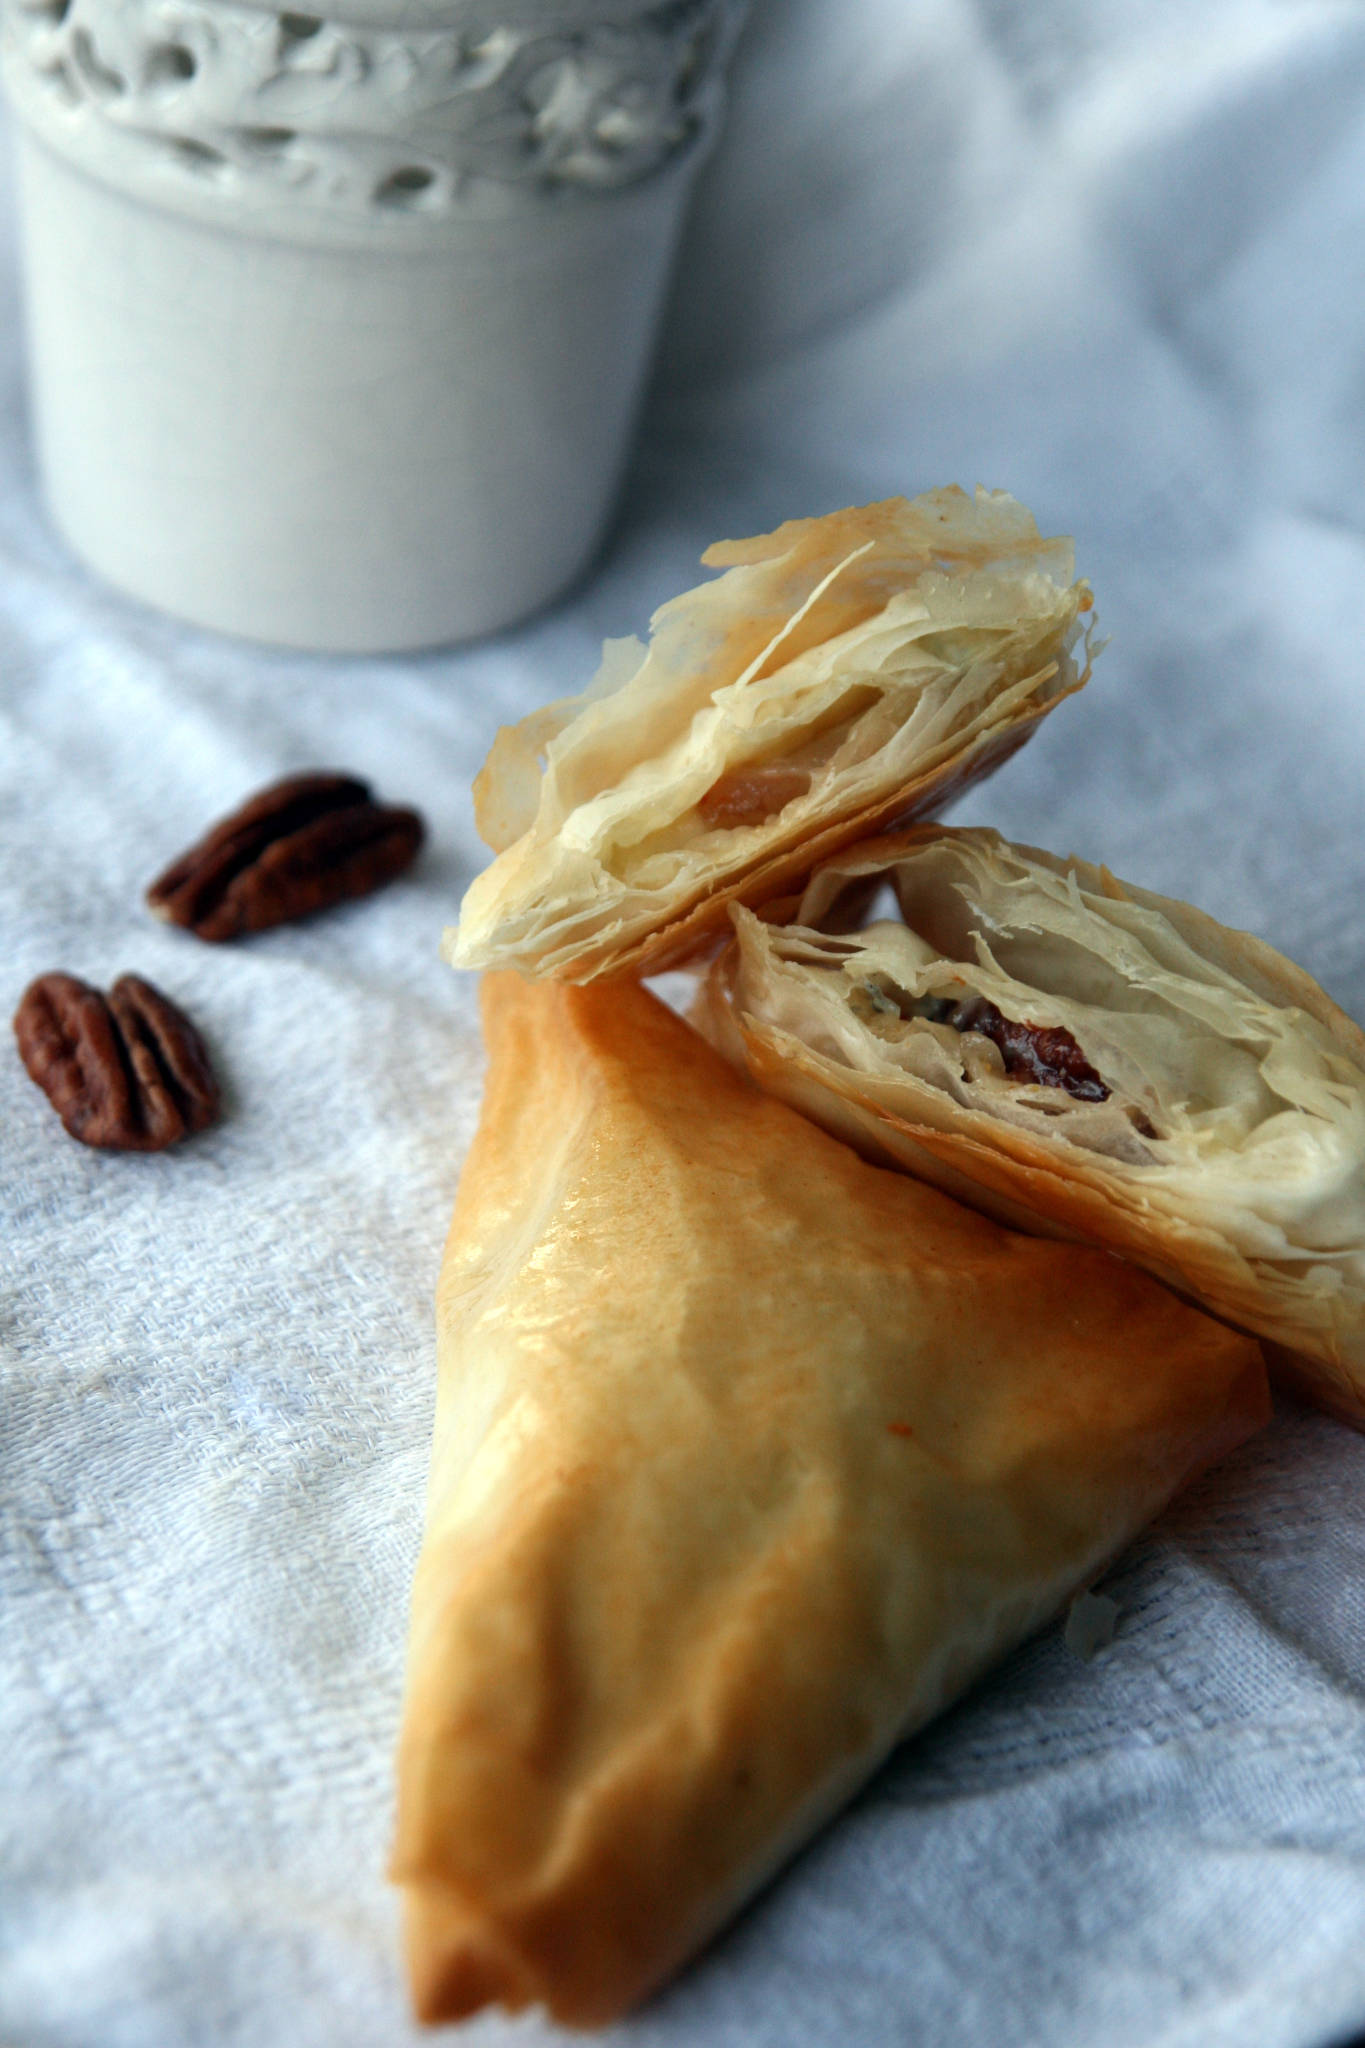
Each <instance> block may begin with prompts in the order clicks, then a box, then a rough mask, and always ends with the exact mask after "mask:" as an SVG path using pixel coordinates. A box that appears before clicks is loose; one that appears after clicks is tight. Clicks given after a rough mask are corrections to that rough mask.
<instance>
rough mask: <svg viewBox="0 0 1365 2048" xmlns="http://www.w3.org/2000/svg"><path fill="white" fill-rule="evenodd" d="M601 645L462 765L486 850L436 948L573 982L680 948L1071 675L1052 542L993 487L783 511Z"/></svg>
mask: <svg viewBox="0 0 1365 2048" xmlns="http://www.w3.org/2000/svg"><path fill="white" fill-rule="evenodd" d="M703 559H704V560H705V561H706V563H707V564H708V565H709V566H710V567H712V568H719V569H723V570H724V571H725V573H724V574H723V575H721V576H719V577H717V578H716V579H715V580H714V581H712V582H710V583H707V584H704V585H703V586H701V588H699V589H696V590H690V591H687V592H686V593H684V595H683V596H681V597H677V598H674V599H673V601H672V602H671V603H669V604H666V605H665V606H664V607H663V608H662V610H661V611H659V612H658V613H656V615H655V618H654V621H653V631H652V635H651V638H650V643H649V646H648V647H647V648H645V647H642V646H641V645H640V643H639V642H638V641H636V640H618V641H610V642H608V644H607V648H606V652H605V658H604V660H603V664H602V668H601V670H600V672H599V674H598V676H597V679H596V681H595V682H594V683H593V684H592V686H591V687H590V688H589V690H588V691H587V692H586V694H585V695H583V696H582V697H577V698H566V699H564V700H563V701H562V702H560V703H557V704H551V705H548V706H546V707H545V708H544V709H543V710H540V711H536V712H533V713H532V714H531V715H530V717H528V718H525V719H523V720H522V722H521V723H520V724H519V725H516V726H509V727H506V728H505V729H504V730H503V731H502V732H501V733H500V734H499V735H498V738H497V741H496V743H495V744H494V747H493V750H492V752H491V754H490V755H489V758H488V761H487V763H486V764H485V766H484V769H483V772H482V774H481V775H480V777H479V779H478V781H477V783H476V784H475V798H476V815H477V819H478V823H479V829H480V831H481V833H482V835H483V837H484V839H485V840H486V842H487V843H488V844H489V845H490V846H492V847H493V848H494V849H495V851H496V852H497V854H498V858H497V859H496V860H495V861H494V862H493V864H492V865H491V867H489V868H488V869H487V870H486V872H485V873H484V874H482V875H481V876H480V877H479V878H478V880H477V881H476V882H475V883H474V884H473V886H472V887H471V889H470V890H469V893H468V895H467V896H466V898H465V901H464V904H463V906H462V908H461V913H460V922H459V926H458V928H457V929H456V930H455V931H453V932H452V933H450V934H449V935H448V940H447V957H448V958H449V959H450V960H451V961H452V963H453V964H454V965H456V966H458V967H517V968H519V969H520V970H521V971H522V972H523V973H524V974H529V975H536V976H538V975H542V974H544V975H555V976H564V977H566V978H568V979H570V980H573V981H589V980H593V979H595V978H596V977H598V976H609V977H610V976H623V975H626V976H629V975H638V974H641V973H651V972H653V971H655V970H656V969H658V968H662V967H665V966H669V965H672V964H676V963H677V962H679V961H682V960H686V959H688V958H691V957H694V956H695V955H697V954H698V953H704V952H705V951H706V950H707V949H708V948H709V947H710V946H711V945H712V944H713V943H714V942H715V941H716V940H717V939H718V938H719V937H721V936H723V934H724V932H725V930H726V923H725V918H726V907H727V905H728V904H729V903H730V902H731V901H736V902H741V903H746V904H764V903H768V902H771V901H772V900H773V898H775V897H777V896H780V895H781V894H782V893H783V892H784V891H786V890H790V889H792V888H793V887H795V888H797V889H799V887H800V884H801V882H802V881H803V880H804V877H805V876H806V875H807V874H808V873H809V871H810V868H811V866H812V865H813V863H814V862H815V861H816V860H818V859H820V858H822V857H824V856H826V855H829V854H832V853H835V852H837V851H838V849H839V848H840V847H841V846H845V845H847V844H849V843H850V842H851V841H852V840H854V839H857V838H861V837H864V836H865V835H866V834H868V833H870V832H875V831H879V830H882V829H884V828H885V827H886V826H888V825H889V824H891V823H892V822H895V821H905V820H908V819H910V818H924V817H936V816H937V815H938V814H939V812H940V811H941V810H942V809H943V808H944V806H945V805H946V804H947V803H949V802H950V801H951V800H952V798H953V797H955V796H956V795H958V794H959V793H960V792H961V791H962V790H963V789H965V788H966V787H968V785H970V784H971V783H973V782H976V781H978V780H979V779H980V778H981V777H982V776H983V775H986V774H989V773H990V772H991V770H992V769H994V768H996V767H997V766H998V765H999V764H1000V762H1001V761H1003V760H1004V759H1006V758H1007V757H1008V756H1009V755H1010V754H1012V753H1013V752H1014V751H1015V750H1016V748H1018V747H1019V746H1021V745H1022V744H1023V743H1024V741H1025V740H1026V739H1027V738H1028V737H1029V736H1030V734H1031V733H1032V732H1033V731H1034V730H1035V729H1036V728H1037V726H1038V724H1039V722H1040V721H1041V720H1042V719H1043V718H1044V717H1046V715H1047V713H1048V712H1049V711H1051V710H1052V709H1053V708H1054V706H1055V705H1057V704H1058V703H1060V702H1061V700H1062V698H1063V697H1065V696H1067V695H1068V694H1069V693H1070V692H1071V691H1073V690H1076V689H1079V688H1080V686H1081V685H1082V683H1083V682H1084V681H1085V679H1086V676H1087V675H1088V673H1089V670H1088V666H1087V665H1085V664H1082V665H1081V666H1079V667H1078V665H1077V663H1076V660H1075V658H1074V654H1073V650H1074V648H1075V646H1076V643H1077V640H1078V638H1079V636H1080V629H1081V626H1080V622H1081V619H1082V616H1083V614H1084V613H1085V612H1087V611H1088V609H1089V607H1090V593H1089V590H1088V589H1087V587H1086V585H1085V584H1084V583H1081V582H1077V581H1076V580H1075V571H1074V566H1073V561H1072V549H1071V543H1070V542H1069V541H1067V540H1045V539H1043V538H1042V536H1041V535H1040V534H1039V532H1038V528H1037V526H1036V525H1035V523H1034V521H1033V519H1032V517H1031V516H1030V515H1029V513H1027V512H1026V511H1025V510H1024V508H1023V507H1022V506H1021V505H1019V504H1016V502H1015V501H1014V499H1013V498H1010V497H1008V496H1007V495H1006V494H1005V493H1004V492H1002V491H996V492H988V491H978V492H977V494H976V496H975V497H974V498H969V497H968V496H967V495H966V494H965V493H964V492H962V491H960V490H957V489H949V490H942V491H931V492H929V493H927V494H926V495H925V496H924V497H920V498H915V499H913V500H909V501H907V500H906V499H904V498H891V499H888V500H887V501H886V502H885V503H884V504H880V505H868V506H864V507H861V508H858V509H855V510H851V511H847V512H837V513H833V514H831V515H829V516H828V517H826V518H823V519H798V520H792V521H790V522H789V523H788V524H787V525H785V526H782V527H779V528H778V530H777V532H776V533H773V534H767V535H762V536H760V537H759V538H757V539H754V540H747V541H726V542H722V543H720V544H719V545H718V546H716V547H713V548H710V549H709V550H708V551H707V553H706V555H705V557H704V558H703Z"/></svg>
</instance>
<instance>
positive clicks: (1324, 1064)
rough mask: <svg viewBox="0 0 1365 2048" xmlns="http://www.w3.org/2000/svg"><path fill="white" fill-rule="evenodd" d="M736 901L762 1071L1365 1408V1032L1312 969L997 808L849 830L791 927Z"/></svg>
mask: <svg viewBox="0 0 1365 2048" xmlns="http://www.w3.org/2000/svg"><path fill="white" fill-rule="evenodd" d="M887 884H889V885H890V887H889V890H888V889H887V888H886V887H885V886H884V885H887ZM877 889H881V892H882V895H881V900H878V898H877V897H876V896H875V895H874V893H873V892H874V891H875V890H877ZM892 895H893V896H894V900H888V899H889V898H891V897H892ZM884 911H886V912H889V913H890V914H882V913H883V912H884ZM734 915H735V923H736V927H737V933H736V942H735V945H734V946H733V947H732V948H731V949H730V950H729V951H728V952H727V953H726V955H725V956H723V958H722V959H721V960H719V961H718V962H717V963H716V965H715V967H714V968H713V969H712V976H711V983H710V987H709V992H708V1007H707V1008H706V1010H705V1011H704V1013H703V1015H704V1017H709V1028H710V1029H711V1032H712V1035H713V1036H715V1037H716V1038H717V1039H718V1041H719V1042H721V1043H722V1044H723V1045H725V1047H726V1049H727V1050H729V1051H730V1053H731V1055H732V1056H733V1057H742V1058H745V1059H747V1061H748V1064H749V1065H750V1066H751V1067H752V1068H753V1070H754V1071H755V1072H756V1073H757V1074H758V1075H759V1076H760V1078H761V1079H762V1080H763V1082H764V1084H765V1086H767V1087H769V1088H772V1089H775V1090H776V1091H777V1092H778V1093H779V1094H782V1095H785V1096H786V1097H787V1099H788V1100H790V1101H793V1102H796V1103H797V1104H798V1106H799V1107H801V1108H803V1109H805V1110H807V1112H808V1113H810V1114H813V1115H816V1116H817V1117H819V1118H820V1119H821V1120H822V1121H824V1122H825V1123H826V1124H828V1125H830V1126H831V1127H833V1128H834V1129H836V1130H838V1131H839V1132H840V1133H841V1134H842V1135H844V1136H846V1137H850V1138H852V1139H853V1140H854V1141H855V1142H861V1143H862V1144H863V1145H864V1147H865V1148H866V1147H867V1146H868V1145H871V1146H872V1147H873V1148H874V1149H875V1150H877V1151H879V1152H880V1153H882V1154H883V1155H885V1154H887V1153H889V1154H891V1155H892V1156H894V1157H896V1158H897V1159H899V1160H900V1162H901V1163H902V1164H905V1165H909V1166H910V1167H911V1168H912V1169H913V1170H915V1171H918V1172H921V1173H924V1174H927V1175H928V1176H929V1177H930V1178H933V1179H935V1180H937V1181H938V1182H939V1183H940V1184H941V1185H945V1186H948V1187H950V1188H952V1189H953V1191H954V1192H956V1193H958V1194H960V1195H965V1196H966V1198H967V1199H969V1200H973V1201H975V1202H977V1204H978V1206H985V1207H987V1208H990V1209H992V1210H993V1211H994V1212H995V1213H997V1214H1002V1215H1005V1216H1007V1217H1009V1218H1010V1219H1012V1220H1014V1221H1016V1222H1025V1223H1027V1222H1028V1221H1029V1220H1030V1219H1032V1220H1033V1221H1034V1223H1035V1226H1037V1225H1040V1224H1041V1226H1042V1227H1045V1228H1046V1227H1052V1228H1060V1229H1064V1230H1067V1231H1074V1232H1076V1233H1078V1234H1080V1235H1083V1236H1086V1237H1089V1238H1092V1239H1096V1240H1098V1241H1099V1242H1101V1243H1104V1244H1108V1245H1111V1246H1112V1247H1113V1248H1114V1249H1116V1250H1122V1251H1124V1252H1126V1253H1127V1254H1128V1255H1129V1256H1132V1257H1136V1258H1138V1259H1140V1260H1141V1261H1142V1262H1143V1263H1144V1264H1146V1265H1148V1266H1149V1267H1152V1268H1153V1269H1155V1270H1156V1271H1158V1272H1160V1273H1161V1274H1163V1275H1164V1276H1165V1277H1167V1278H1169V1279H1172V1280H1174V1281H1175V1282H1176V1284H1178V1285H1180V1286H1182V1287H1183V1288H1185V1289H1186V1290H1187V1291H1188V1292H1190V1293H1191V1294H1193V1295H1194V1296H1195V1297H1196V1298H1197V1299H1199V1300H1200V1301H1202V1302H1203V1303H1204V1304H1205V1305H1206V1306H1208V1307H1210V1308H1212V1309H1214V1310H1215V1311H1216V1312H1218V1313H1220V1314H1222V1315H1224V1316H1227V1317H1228V1318H1229V1319H1230V1320H1232V1321H1235V1322H1238V1323H1241V1324H1243V1325H1245V1326H1246V1327H1248V1328H1250V1329H1253V1330H1255V1331H1257V1332H1258V1333H1259V1334H1261V1335H1263V1336H1267V1337H1270V1338H1272V1339H1274V1340H1276V1341H1278V1342H1279V1343H1281V1344H1283V1345H1285V1346H1287V1347H1289V1348H1290V1349H1291V1350H1292V1351H1294V1352H1296V1353H1301V1354H1306V1355H1307V1357H1308V1359H1310V1360H1311V1361H1313V1363H1312V1364H1311V1365H1309V1366H1306V1367H1304V1368H1303V1374H1306V1376H1307V1383H1308V1384H1309V1386H1310V1388H1311V1390H1312V1391H1313V1392H1314V1393H1315V1394H1316V1396H1317V1397H1318V1398H1319V1399H1322V1400H1325V1401H1327V1402H1328V1403H1329V1405H1332V1406H1334V1407H1336V1408H1337V1409H1338V1410H1340V1411H1344V1412H1347V1413H1348V1414H1350V1415H1351V1416H1352V1418H1353V1419H1356V1420H1360V1419H1361V1418H1362V1417H1365V1037H1362V1034H1361V1033H1360V1031H1359V1030H1358V1029H1357V1027H1356V1026H1355V1025H1354V1024H1352V1023H1351V1021H1350V1019H1349V1018H1347V1017H1346V1016H1345V1015H1344V1014H1343V1013H1342V1012H1341V1011H1340V1010H1338V1009H1337V1008H1336V1006H1335V1005H1334V1004H1333V1003H1331V1002H1330V1001H1329V1000H1328V998H1327V997H1326V996H1325V995H1324V994H1323V993H1322V991H1321V989H1319V988H1318V987H1317V986H1316V984H1315V983H1313V982H1312V981H1310V980H1309V979H1308V977H1307V976H1306V975H1304V974H1303V973H1301V972H1300V970H1299V969H1298V968H1296V967H1294V966H1292V965H1291V964H1290V962H1288V961H1287V960H1284V959H1282V958H1281V956H1280V955H1279V954H1277V953H1275V952H1273V951H1272V950H1271V949H1270V948H1269V947H1268V946H1265V945H1263V944H1261V943H1260V942H1259V941H1258V940H1256V939H1253V938H1250V937H1248V936H1247V935H1246V934H1244V933H1240V932H1233V931H1228V930H1226V929H1225V928H1224V927H1222V926H1221V925H1217V924H1215V923H1214V922H1213V920H1212V919H1210V918H1207V917H1204V916H1203V915H1201V914H1200V913H1199V912H1198V911H1195V910H1192V909H1190V908H1189V907H1188V906H1187V905H1185V904H1182V903H1175V902H1171V901H1169V900H1168V899H1166V898H1163V897H1159V896H1154V895H1150V894H1148V893H1147V892H1145V891H1143V890H1140V889H1134V888H1130V887H1128V886H1127V885H1125V884H1122V883H1119V882H1117V881H1115V879H1114V878H1113V876H1112V875H1110V874H1109V873H1108V872H1107V871H1106V870H1104V869H1101V868H1094V867H1092V866H1090V865H1089V864H1088V863H1086V862H1084V861H1078V860H1068V861H1061V860H1057V859H1055V858H1053V856H1051V855H1050V854H1046V853H1040V852H1037V851H1036V850H1035V849H1033V848H1029V847H1015V846H1011V845H1009V844H1008V842H1006V841H1005V840H1003V839H1001V838H1000V837H999V836H998V835H997V834H995V833H993V832H985V831H967V832H954V831H948V830H943V829H937V830H936V829H934V828H928V827H926V828H920V829H918V830H915V831H911V832H908V833H904V834H899V835H896V836H894V837H889V838H886V839H883V840H881V841H880V842H875V843H869V844H865V845H864V846H863V847H861V848H857V849H853V850H851V851H850V852H849V853H847V854H846V855H844V856H842V857H840V858H839V859H837V860H834V861H831V862H829V863H827V864H826V865H825V866H824V867H823V868H822V869H821V870H820V871H819V872H817V873H816V874H815V875H814V876H813V877H812V879H811V881H810V884H809V886H808V888H807V890H806V893H805V896H804V898H803V900H802V902H801V905H800V908H799V910H798V912H797V915H796V921H795V922H794V923H792V924H789V925H787V926H785V927H784V928H776V927H774V926H771V925H769V924H766V923H764V922H762V921H760V919H759V918H757V917H755V916H753V915H751V914H750V913H749V912H747V911H744V910H742V909H741V910H737V911H736V912H735V913H734ZM850 922H854V923H859V924H861V927H862V928H861V929H858V930H855V931H849V930H847V926H848V924H849V923H850ZM1302 1376H1303V1375H1302V1374H1301V1377H1302Z"/></svg>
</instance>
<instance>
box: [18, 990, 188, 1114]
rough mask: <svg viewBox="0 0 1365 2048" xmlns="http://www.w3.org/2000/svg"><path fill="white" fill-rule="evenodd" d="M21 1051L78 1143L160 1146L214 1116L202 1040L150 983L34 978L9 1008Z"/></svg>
mask: <svg viewBox="0 0 1365 2048" xmlns="http://www.w3.org/2000/svg"><path fill="white" fill-rule="evenodd" d="M14 1035H15V1037H16V1039H17V1040H18V1041H19V1057H20V1058H21V1059H22V1061H23V1063H24V1065H25V1066H26V1067H27V1069H28V1071H29V1075H30V1076H31V1078H32V1079H33V1080H34V1081H36V1082H37V1084H38V1086H39V1087H40V1088H41V1089H42V1091H43V1093H44V1095H46V1097H47V1099H48V1101H49V1102H50V1103H51V1104H52V1107H53V1108H54V1109H55V1110H56V1112H57V1114H58V1116H59V1117H60V1118H61V1120H62V1122H63V1124H64V1125H65V1127H66V1129H67V1130H68V1131H69V1132H70V1134H71V1136H72V1137H73V1138H79V1139H80V1141H81V1143H82V1144H83V1145H98V1146H101V1147H103V1148H105V1149H107V1150H110V1151H119V1152H162V1151H164V1150H165V1148H166V1146H167V1145H174V1144H176V1143H177V1142H178V1141H179V1140H180V1139H181V1138H187V1137H189V1135H190V1134H191V1132H193V1131H202V1130H204V1129H206V1128H207V1126H208V1125H209V1124H211V1123H213V1122H214V1121H215V1120H216V1119H217V1116H218V1107H219V1099H218V1083H217V1082H216V1081H215V1079H214V1077H213V1069H212V1067H211V1066H210V1065H209V1056H208V1053H207V1052H206V1050H205V1048H204V1041H203V1039H202V1038H201V1037H200V1036H199V1033H198V1032H197V1031H196V1030H195V1028H194V1026H193V1024H191V1022H190V1020H189V1018H188V1017H187V1016H186V1015H185V1014H184V1012H183V1010H178V1009H177V1008H176V1006H175V1004H174V1003H172V1002H169V1001H168V1000H167V998H166V997H165V996H163V995H162V994H161V993H160V991H159V990H157V989H155V988H153V987H152V985H151V983H150V982H149V981H142V980H140V979H139V977H138V976H137V975H135V974H124V975H121V976H120V978H119V979H118V980H117V981H116V982H115V983H114V986H113V987H112V988H111V989H110V991H109V994H108V995H107V996H103V995H101V994H100V992H99V990H98V989H96V988H91V987H90V986H89V984H88V983H87V982H84V981H78V980H77V979H76V977H75V975H74V974H40V975H39V977H38V979H37V980H36V981H34V982H31V983H30V984H29V986H28V988H27V989H25V991H24V994H23V997H22V999H21V1001H20V1004H19V1007H18V1009H17V1010H16V1011H15V1013H14Z"/></svg>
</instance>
